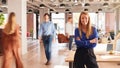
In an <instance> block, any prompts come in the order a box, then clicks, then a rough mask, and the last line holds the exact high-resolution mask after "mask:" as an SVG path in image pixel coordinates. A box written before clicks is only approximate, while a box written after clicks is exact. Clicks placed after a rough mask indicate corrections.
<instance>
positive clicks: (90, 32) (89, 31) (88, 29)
mask: <svg viewBox="0 0 120 68" xmlns="http://www.w3.org/2000/svg"><path fill="white" fill-rule="evenodd" d="M82 14H85V15H87V16H88V18H89V19H88V24H87V32H86V37H87V39H88V38H89V37H90V35H91V34H92V26H91V22H90V16H89V14H88V12H81V14H80V17H79V24H78V29H79V32H80V37H82V23H81V16H82Z"/></svg>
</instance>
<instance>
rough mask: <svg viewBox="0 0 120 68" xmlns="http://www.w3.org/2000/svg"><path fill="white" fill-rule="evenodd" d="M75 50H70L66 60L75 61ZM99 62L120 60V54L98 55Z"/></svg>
mask: <svg viewBox="0 0 120 68" xmlns="http://www.w3.org/2000/svg"><path fill="white" fill-rule="evenodd" d="M74 54H75V51H69V52H68V54H67V57H66V58H65V62H73V60H74ZM96 58H97V61H98V62H120V54H112V55H110V54H105V55H96Z"/></svg>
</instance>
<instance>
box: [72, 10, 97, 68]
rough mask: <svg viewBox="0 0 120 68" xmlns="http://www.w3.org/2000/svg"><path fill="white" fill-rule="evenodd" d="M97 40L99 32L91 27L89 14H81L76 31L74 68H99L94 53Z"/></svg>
mask: <svg viewBox="0 0 120 68" xmlns="http://www.w3.org/2000/svg"><path fill="white" fill-rule="evenodd" d="M97 38H98V34H97V30H96V28H95V27H92V26H91V23H90V16H89V14H88V13H87V12H81V14H80V17H79V24H78V28H77V29H75V43H76V45H77V50H76V53H75V57H74V68H85V67H87V68H98V65H97V62H96V56H95V54H94V51H93V48H94V47H95V46H96V43H97Z"/></svg>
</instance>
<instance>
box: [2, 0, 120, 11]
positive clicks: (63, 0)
mask: <svg viewBox="0 0 120 68" xmlns="http://www.w3.org/2000/svg"><path fill="white" fill-rule="evenodd" d="M1 1H2V0H0V10H2V11H3V13H7V3H6V4H3V3H2V2H1ZM6 1H7V0H6ZM85 3H89V4H90V6H84V4H85ZM104 3H108V4H109V5H108V7H104V6H103V4H104ZM40 4H44V5H45V6H46V8H49V9H53V10H54V12H65V10H66V9H69V10H70V12H80V11H84V9H86V8H87V9H88V11H89V12H97V11H98V9H99V8H101V9H102V12H113V11H115V10H116V9H117V8H120V0H27V9H32V10H39V9H40ZM60 4H65V7H62V8H61V7H60Z"/></svg>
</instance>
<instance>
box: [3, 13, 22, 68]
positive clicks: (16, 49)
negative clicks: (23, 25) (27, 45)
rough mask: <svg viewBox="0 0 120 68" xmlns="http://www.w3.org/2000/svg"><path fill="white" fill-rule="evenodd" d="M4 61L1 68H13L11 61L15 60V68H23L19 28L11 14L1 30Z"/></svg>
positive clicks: (13, 15)
mask: <svg viewBox="0 0 120 68" xmlns="http://www.w3.org/2000/svg"><path fill="white" fill-rule="evenodd" d="M2 32H3V37H2V41H3V51H4V59H3V66H2V68H13V67H12V63H13V62H12V61H13V60H14V59H15V63H16V68H23V64H22V60H21V44H20V43H21V39H20V27H19V25H18V24H17V22H16V15H15V13H14V12H11V13H10V14H9V17H8V22H7V24H6V25H5V28H4V29H3V31H2Z"/></svg>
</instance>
